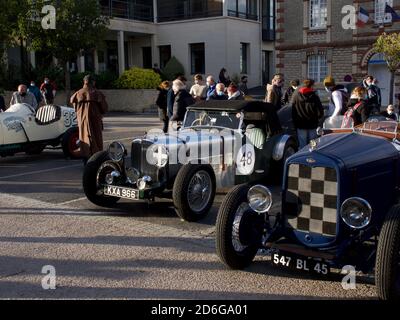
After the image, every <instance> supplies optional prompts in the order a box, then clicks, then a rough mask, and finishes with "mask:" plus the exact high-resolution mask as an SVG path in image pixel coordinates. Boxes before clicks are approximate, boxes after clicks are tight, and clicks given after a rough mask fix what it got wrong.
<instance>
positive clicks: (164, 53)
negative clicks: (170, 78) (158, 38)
mask: <svg viewBox="0 0 400 320" xmlns="http://www.w3.org/2000/svg"><path fill="white" fill-rule="evenodd" d="M158 49H159V50H160V68H161V69H164V68H165V66H166V64H167V63H168V61H169V60H171V46H159V47H158Z"/></svg>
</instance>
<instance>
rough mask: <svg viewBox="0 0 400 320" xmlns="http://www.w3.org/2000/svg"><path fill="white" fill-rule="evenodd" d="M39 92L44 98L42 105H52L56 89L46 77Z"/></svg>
mask: <svg viewBox="0 0 400 320" xmlns="http://www.w3.org/2000/svg"><path fill="white" fill-rule="evenodd" d="M40 92H41V93H42V96H43V98H44V103H45V104H46V105H49V104H53V103H54V98H55V97H56V94H57V88H56V85H55V83H54V82H50V79H49V78H48V77H46V78H44V82H43V83H42V85H41V86H40Z"/></svg>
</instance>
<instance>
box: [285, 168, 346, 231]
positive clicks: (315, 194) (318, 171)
mask: <svg viewBox="0 0 400 320" xmlns="http://www.w3.org/2000/svg"><path fill="white" fill-rule="evenodd" d="M337 187H338V183H337V176H336V170H335V169H332V168H323V167H315V168H312V167H308V166H304V165H299V164H292V165H290V167H289V177H288V190H287V192H286V200H285V203H284V213H285V215H286V223H287V225H288V227H291V228H293V229H295V230H298V231H304V232H311V233H315V234H321V235H323V236H328V237H334V236H336V223H337V192H338V188H337Z"/></svg>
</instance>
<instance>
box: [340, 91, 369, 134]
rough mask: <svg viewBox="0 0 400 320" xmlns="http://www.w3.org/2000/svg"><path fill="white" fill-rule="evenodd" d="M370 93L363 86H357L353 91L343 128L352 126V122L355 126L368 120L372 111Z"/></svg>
mask: <svg viewBox="0 0 400 320" xmlns="http://www.w3.org/2000/svg"><path fill="white" fill-rule="evenodd" d="M367 100H368V93H367V90H366V89H365V88H363V87H357V88H355V89H354V90H353V92H352V93H351V97H350V101H349V105H348V110H347V112H346V114H345V115H344V119H343V125H342V127H343V128H349V127H351V125H350V123H351V122H352V123H353V125H354V127H356V126H359V125H361V124H363V123H364V122H367V120H368V118H369V116H370V114H371V111H370V109H369V106H368V103H367Z"/></svg>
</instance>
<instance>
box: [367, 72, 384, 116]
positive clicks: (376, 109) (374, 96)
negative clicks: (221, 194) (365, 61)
mask: <svg viewBox="0 0 400 320" xmlns="http://www.w3.org/2000/svg"><path fill="white" fill-rule="evenodd" d="M375 83H376V79H375V78H374V77H373V76H371V75H369V76H367V77H366V78H365V80H364V81H363V87H364V88H365V89H366V90H367V94H368V100H367V101H366V104H367V106H368V107H369V109H370V112H371V114H380V112H381V106H382V93H381V89H380V88H379V87H378V86H377V85H376V84H375Z"/></svg>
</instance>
